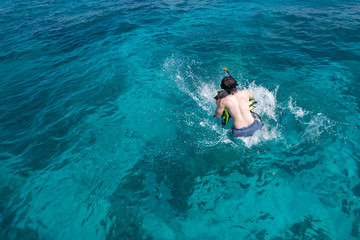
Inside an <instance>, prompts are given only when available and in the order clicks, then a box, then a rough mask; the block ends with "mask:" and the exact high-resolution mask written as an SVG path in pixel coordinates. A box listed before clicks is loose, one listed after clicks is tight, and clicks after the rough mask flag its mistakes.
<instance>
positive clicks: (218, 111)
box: [214, 100, 225, 118]
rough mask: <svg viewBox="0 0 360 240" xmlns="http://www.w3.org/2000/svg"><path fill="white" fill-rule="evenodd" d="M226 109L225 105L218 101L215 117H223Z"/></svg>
mask: <svg viewBox="0 0 360 240" xmlns="http://www.w3.org/2000/svg"><path fill="white" fill-rule="evenodd" d="M224 109H225V106H224V104H223V103H222V102H221V101H220V100H216V110H215V115H214V117H216V118H219V117H221V115H222V113H223V111H224Z"/></svg>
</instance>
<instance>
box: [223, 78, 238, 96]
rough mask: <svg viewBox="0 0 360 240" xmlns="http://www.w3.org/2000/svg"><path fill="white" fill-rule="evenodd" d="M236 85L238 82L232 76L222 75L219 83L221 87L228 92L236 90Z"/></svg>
mask: <svg viewBox="0 0 360 240" xmlns="http://www.w3.org/2000/svg"><path fill="white" fill-rule="evenodd" d="M237 85H239V84H238V83H237V82H236V80H235V79H234V78H233V77H224V78H223V80H222V81H221V84H220V86H221V88H222V89H224V90H225V91H226V92H227V93H229V94H230V93H234V92H236V86H237Z"/></svg>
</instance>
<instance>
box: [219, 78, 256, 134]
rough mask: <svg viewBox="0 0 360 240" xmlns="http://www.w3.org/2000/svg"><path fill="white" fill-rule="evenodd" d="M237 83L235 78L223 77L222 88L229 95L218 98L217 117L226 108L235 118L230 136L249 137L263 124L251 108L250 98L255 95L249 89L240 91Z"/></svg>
mask: <svg viewBox="0 0 360 240" xmlns="http://www.w3.org/2000/svg"><path fill="white" fill-rule="evenodd" d="M237 85H238V84H237V82H236V80H235V79H234V78H232V77H224V78H223V80H222V81H221V88H222V89H224V90H225V91H226V92H227V93H228V94H229V95H227V96H226V97H224V98H222V99H218V100H216V105H217V107H216V110H215V117H216V118H219V117H221V115H222V112H223V111H224V109H225V108H226V109H227V110H228V111H229V113H230V115H231V117H232V119H233V125H232V127H231V129H230V136H232V137H249V136H252V135H253V134H254V132H255V131H257V130H260V129H261V128H262V125H261V123H260V119H259V118H258V117H257V116H256V115H252V114H251V112H250V110H249V99H253V98H254V95H253V94H252V93H251V92H249V91H248V90H242V91H238V90H237V89H236V86H237Z"/></svg>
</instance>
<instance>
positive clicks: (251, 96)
mask: <svg viewBox="0 0 360 240" xmlns="http://www.w3.org/2000/svg"><path fill="white" fill-rule="evenodd" d="M244 91H245V92H246V93H247V95H248V96H249V99H254V94H252V93H251V92H250V91H249V90H244Z"/></svg>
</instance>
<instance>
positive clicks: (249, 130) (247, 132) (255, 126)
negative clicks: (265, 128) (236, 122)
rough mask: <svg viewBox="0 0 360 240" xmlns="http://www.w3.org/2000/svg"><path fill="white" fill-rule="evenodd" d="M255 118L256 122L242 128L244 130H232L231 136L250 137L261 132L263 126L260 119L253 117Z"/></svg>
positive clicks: (232, 128)
mask: <svg viewBox="0 0 360 240" xmlns="http://www.w3.org/2000/svg"><path fill="white" fill-rule="evenodd" d="M253 117H254V118H255V120H254V122H253V123H252V124H250V125H249V126H246V127H242V128H239V129H237V128H234V126H232V127H231V129H230V136H232V137H250V136H252V135H253V134H254V132H256V131H257V130H260V129H261V128H262V125H261V123H260V119H259V118H258V117H256V116H254V115H253Z"/></svg>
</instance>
